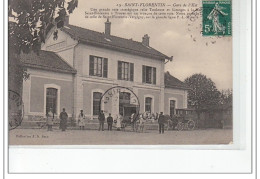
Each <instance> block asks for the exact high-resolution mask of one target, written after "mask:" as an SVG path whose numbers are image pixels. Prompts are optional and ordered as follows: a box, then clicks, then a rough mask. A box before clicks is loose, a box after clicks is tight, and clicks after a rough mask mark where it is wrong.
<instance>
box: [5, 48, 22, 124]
mask: <svg viewBox="0 0 260 179" xmlns="http://www.w3.org/2000/svg"><path fill="white" fill-rule="evenodd" d="M8 55H9V58H8V123H9V129H13V128H16V127H18V126H20V125H21V122H22V119H23V103H22V89H23V70H22V66H21V63H20V59H19V56H18V55H16V54H15V53H13V52H12V50H10V49H9V54H8Z"/></svg>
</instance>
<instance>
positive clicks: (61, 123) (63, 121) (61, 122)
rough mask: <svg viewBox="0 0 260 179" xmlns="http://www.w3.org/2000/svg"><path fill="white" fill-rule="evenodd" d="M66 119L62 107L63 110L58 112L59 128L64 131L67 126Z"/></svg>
mask: <svg viewBox="0 0 260 179" xmlns="http://www.w3.org/2000/svg"><path fill="white" fill-rule="evenodd" d="M67 119H68V114H67V113H66V111H65V108H63V111H62V112H61V113H60V128H61V130H62V131H65V130H66V128H67Z"/></svg>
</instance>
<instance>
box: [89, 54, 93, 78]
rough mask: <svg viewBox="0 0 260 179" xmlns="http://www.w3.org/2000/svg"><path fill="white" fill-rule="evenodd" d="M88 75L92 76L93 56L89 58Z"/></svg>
mask: <svg viewBox="0 0 260 179" xmlns="http://www.w3.org/2000/svg"><path fill="white" fill-rule="evenodd" d="M89 75H91V76H93V75H94V56H91V55H90V56H89Z"/></svg>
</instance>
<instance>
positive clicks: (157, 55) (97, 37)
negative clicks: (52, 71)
mask: <svg viewBox="0 0 260 179" xmlns="http://www.w3.org/2000/svg"><path fill="white" fill-rule="evenodd" d="M61 30H62V31H64V32H66V33H68V34H69V35H70V36H71V37H72V38H75V39H77V40H79V42H82V43H86V44H90V45H95V46H100V47H103V48H109V49H113V50H117V51H121V52H126V53H131V54H135V55H139V56H145V57H149V58H154V59H160V60H165V59H170V57H168V56H166V55H164V54H162V53H161V52H159V51H157V50H155V49H154V48H152V47H149V46H148V47H147V46H145V45H143V44H142V43H141V42H137V41H134V40H132V39H124V38H121V37H116V36H112V35H110V36H106V35H105V34H104V33H101V32H97V31H93V30H89V29H85V28H81V27H77V26H73V25H67V26H64V27H63V28H62V29H61Z"/></svg>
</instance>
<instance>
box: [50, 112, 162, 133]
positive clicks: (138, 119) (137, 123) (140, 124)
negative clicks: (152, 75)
mask: <svg viewBox="0 0 260 179" xmlns="http://www.w3.org/2000/svg"><path fill="white" fill-rule="evenodd" d="M136 115H137V114H136V113H132V115H131V117H130V120H131V124H132V129H133V131H136V130H137V129H138V128H139V131H140V132H143V131H144V124H145V121H146V119H148V118H153V119H154V120H155V119H158V124H159V133H160V134H161V133H162V134H163V133H164V124H165V122H166V121H165V116H164V115H163V112H161V113H160V114H159V115H158V114H157V115H151V114H150V115H149V114H148V113H146V114H140V115H139V116H136ZM46 117H47V128H48V129H47V130H48V131H52V126H53V124H54V113H53V110H52V109H51V108H50V109H49V111H48V112H47V114H46ZM59 118H60V127H59V128H60V129H61V130H62V131H65V130H66V129H67V119H68V114H67V112H66V110H65V108H63V110H62V112H61V113H60V116H59ZM85 118H86V117H85V114H84V113H83V110H80V114H79V115H78V121H77V122H78V126H79V129H80V130H84V127H85ZM105 120H106V122H107V126H108V129H107V130H108V131H112V126H113V123H115V126H116V129H117V130H121V127H122V121H123V115H122V114H119V115H116V117H115V119H113V117H112V116H111V113H109V115H108V117H107V118H106V117H105V114H104V111H103V110H101V111H100V114H99V115H98V121H99V128H98V130H99V131H104V123H105Z"/></svg>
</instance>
